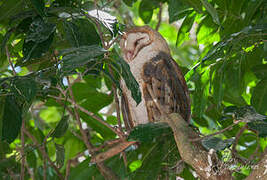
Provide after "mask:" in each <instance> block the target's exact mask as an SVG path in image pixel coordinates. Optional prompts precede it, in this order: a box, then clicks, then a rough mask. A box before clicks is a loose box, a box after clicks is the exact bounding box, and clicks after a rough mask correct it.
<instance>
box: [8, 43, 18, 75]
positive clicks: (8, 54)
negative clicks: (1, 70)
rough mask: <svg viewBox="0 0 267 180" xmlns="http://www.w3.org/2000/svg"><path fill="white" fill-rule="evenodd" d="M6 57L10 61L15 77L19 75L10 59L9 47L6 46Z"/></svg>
mask: <svg viewBox="0 0 267 180" xmlns="http://www.w3.org/2000/svg"><path fill="white" fill-rule="evenodd" d="M6 56H7V59H8V62H9V65H10V66H11V69H12V72H13V75H14V76H16V75H17V73H16V71H15V68H14V65H13V63H12V62H11V59H10V54H9V51H8V47H7V46H6Z"/></svg>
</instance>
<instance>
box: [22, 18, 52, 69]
mask: <svg viewBox="0 0 267 180" xmlns="http://www.w3.org/2000/svg"><path fill="white" fill-rule="evenodd" d="M55 30H56V26H55V24H51V23H46V22H44V20H43V19H41V18H36V19H35V20H34V21H33V22H32V23H31V25H30V29H29V32H28V34H27V36H26V38H25V40H24V44H23V49H22V52H23V60H22V62H20V63H25V62H27V61H28V60H30V59H32V58H39V57H41V56H43V54H44V53H46V52H47V51H48V49H49V47H50V45H51V44H52V41H53V38H54V32H55ZM18 64H19V63H18Z"/></svg>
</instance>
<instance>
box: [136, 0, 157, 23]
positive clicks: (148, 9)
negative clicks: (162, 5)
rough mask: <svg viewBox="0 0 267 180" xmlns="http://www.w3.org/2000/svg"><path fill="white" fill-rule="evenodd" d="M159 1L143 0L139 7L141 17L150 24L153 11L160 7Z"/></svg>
mask: <svg viewBox="0 0 267 180" xmlns="http://www.w3.org/2000/svg"><path fill="white" fill-rule="evenodd" d="M158 3H159V2H158V1H155V0H143V1H141V3H140V6H139V16H140V17H141V19H142V20H143V21H144V23H146V24H148V23H149V21H150V20H151V18H152V15H153V10H154V9H155V8H156V7H157V6H158Z"/></svg>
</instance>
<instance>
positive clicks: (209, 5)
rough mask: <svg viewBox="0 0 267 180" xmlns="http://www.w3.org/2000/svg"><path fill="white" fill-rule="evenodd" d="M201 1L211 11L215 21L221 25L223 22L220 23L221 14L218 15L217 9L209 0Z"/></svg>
mask: <svg viewBox="0 0 267 180" xmlns="http://www.w3.org/2000/svg"><path fill="white" fill-rule="evenodd" d="M201 3H202V4H203V6H204V7H205V8H206V10H207V11H208V12H209V14H210V15H211V17H212V19H213V21H214V22H215V23H216V24H218V25H220V24H221V23H220V20H219V16H218V13H217V11H216V9H215V8H214V7H213V6H212V5H211V4H210V3H209V2H208V1H207V0H201Z"/></svg>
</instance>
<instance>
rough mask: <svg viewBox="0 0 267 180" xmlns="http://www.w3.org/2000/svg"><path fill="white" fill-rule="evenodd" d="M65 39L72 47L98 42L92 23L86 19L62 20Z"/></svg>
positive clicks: (98, 38)
mask: <svg viewBox="0 0 267 180" xmlns="http://www.w3.org/2000/svg"><path fill="white" fill-rule="evenodd" d="M64 30H65V34H66V39H67V40H68V42H69V43H70V44H71V46H73V47H79V46H89V45H93V44H100V37H99V35H98V33H97V32H96V30H95V27H94V25H93V24H92V23H91V22H90V21H89V20H87V19H74V20H72V21H64Z"/></svg>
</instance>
